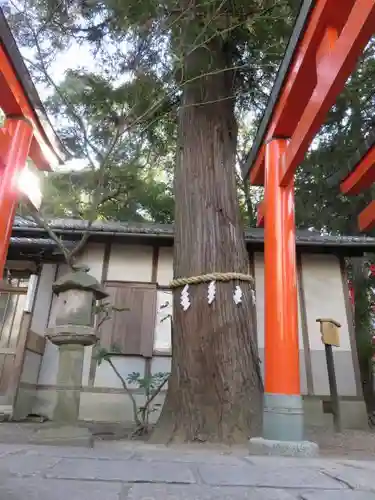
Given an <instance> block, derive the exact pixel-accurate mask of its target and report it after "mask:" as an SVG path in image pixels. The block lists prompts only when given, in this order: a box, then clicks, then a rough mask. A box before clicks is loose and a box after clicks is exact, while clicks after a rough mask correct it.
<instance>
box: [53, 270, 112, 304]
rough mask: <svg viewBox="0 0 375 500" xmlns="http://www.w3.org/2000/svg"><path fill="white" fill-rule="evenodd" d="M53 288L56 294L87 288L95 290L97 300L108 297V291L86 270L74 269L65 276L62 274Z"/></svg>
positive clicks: (91, 290)
mask: <svg viewBox="0 0 375 500" xmlns="http://www.w3.org/2000/svg"><path fill="white" fill-rule="evenodd" d="M52 290H53V291H54V293H55V294H56V295H58V294H59V293H61V292H66V291H67V290H87V291H90V292H93V294H94V296H95V298H96V300H102V299H105V298H106V297H108V293H107V292H106V291H105V290H104V288H103V286H102V285H101V284H100V283H99V281H98V280H97V279H96V278H94V276H91V274H88V273H87V272H86V271H82V270H79V271H72V272H69V273H67V274H65V275H64V276H61V278H59V279H58V280H56V281H55V283H54V284H53V285H52Z"/></svg>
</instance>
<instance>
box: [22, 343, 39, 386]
mask: <svg viewBox="0 0 375 500" xmlns="http://www.w3.org/2000/svg"><path fill="white" fill-rule="evenodd" d="M41 359H42V356H41V355H40V354H36V353H35V352H32V351H29V350H26V352H25V357H24V361H23V367H22V374H21V382H27V383H28V384H36V383H37V381H38V374H39V368H40V362H41Z"/></svg>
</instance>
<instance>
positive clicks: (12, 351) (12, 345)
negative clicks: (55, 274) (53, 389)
mask: <svg viewBox="0 0 375 500" xmlns="http://www.w3.org/2000/svg"><path fill="white" fill-rule="evenodd" d="M9 285H10V286H9V288H8V287H3V288H2V289H1V290H0V410H3V412H4V411H6V409H7V407H8V406H9V407H12V405H13V400H14V395H15V391H16V390H17V387H16V386H15V384H14V383H13V382H14V371H15V369H16V366H15V361H16V353H17V346H19V338H20V331H21V328H20V327H21V322H22V318H23V312H24V307H25V301H26V294H27V282H25V281H23V280H22V281H21V280H12V283H10V284H9ZM11 286H12V288H11ZM0 412H1V411H0Z"/></svg>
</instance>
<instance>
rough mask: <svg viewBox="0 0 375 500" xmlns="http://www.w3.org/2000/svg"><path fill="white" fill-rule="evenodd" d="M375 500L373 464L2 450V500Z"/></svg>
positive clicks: (149, 451) (174, 452)
mask: <svg viewBox="0 0 375 500" xmlns="http://www.w3.org/2000/svg"><path fill="white" fill-rule="evenodd" d="M86 499H87V500H248V499H254V500H297V499H299V500H375V461H350V460H346V459H323V458H320V459H294V458H276V457H255V456H245V455H244V453H243V452H242V453H236V452H223V451H220V450H213V449H203V450H201V449H192V448H189V447H186V448H182V447H180V448H165V447H157V446H151V445H147V444H142V443H140V444H138V443H130V444H126V443H125V444H121V443H102V444H100V443H99V445H98V446H97V447H95V448H94V449H88V448H76V447H75V448H62V447H47V446H32V445H10V444H0V500H86Z"/></svg>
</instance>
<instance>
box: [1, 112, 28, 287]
mask: <svg viewBox="0 0 375 500" xmlns="http://www.w3.org/2000/svg"><path fill="white" fill-rule="evenodd" d="M4 135H5V136H8V137H9V140H8V141H7V143H6V142H3V143H2V147H5V148H6V149H2V150H1V153H2V154H1V156H2V159H3V165H2V166H3V168H2V170H1V177H0V279H2V278H3V273H4V266H5V262H6V258H7V252H8V246H9V239H10V236H11V233H12V226H13V221H14V215H15V213H16V207H17V202H18V198H19V192H18V185H17V180H18V177H19V175H20V173H21V172H22V170H23V169H24V168H25V164H26V160H27V157H28V155H29V148H30V144H31V140H32V137H33V128H32V125H31V124H30V123H29V122H28V121H27V120H25V119H23V118H21V119H17V118H14V119H8V120H6V122H5V131H3V133H2V136H3V137H4Z"/></svg>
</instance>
